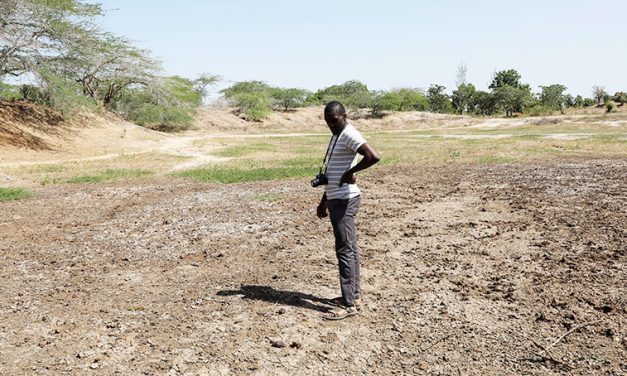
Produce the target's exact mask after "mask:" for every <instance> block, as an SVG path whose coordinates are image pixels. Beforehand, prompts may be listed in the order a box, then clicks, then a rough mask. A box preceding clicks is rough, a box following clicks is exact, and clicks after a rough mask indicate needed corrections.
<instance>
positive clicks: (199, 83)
mask: <svg viewBox="0 0 627 376" xmlns="http://www.w3.org/2000/svg"><path fill="white" fill-rule="evenodd" d="M221 80H222V77H221V76H219V75H212V74H208V73H202V74H201V75H200V76H198V77H197V78H196V79H195V80H194V81H193V85H194V91H196V92H197V93H198V94H199V95H200V98H201V99H204V98H205V97H206V96H207V94H208V92H209V89H208V88H209V86H212V85H215V84H217V83H218V82H220V81H221Z"/></svg>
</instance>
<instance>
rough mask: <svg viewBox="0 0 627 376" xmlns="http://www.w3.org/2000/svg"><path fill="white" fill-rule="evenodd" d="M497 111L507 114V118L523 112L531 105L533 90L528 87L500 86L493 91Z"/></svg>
mask: <svg viewBox="0 0 627 376" xmlns="http://www.w3.org/2000/svg"><path fill="white" fill-rule="evenodd" d="M492 94H493V95H494V99H495V103H496V107H497V109H499V110H501V111H503V112H505V115H506V116H508V117H509V116H513V115H514V113H516V112H523V111H524V110H525V107H527V106H528V105H530V104H531V101H532V97H531V90H530V88H529V86H528V85H524V86H520V87H515V86H510V85H504V86H499V87H497V88H495V89H494V90H493V93H492Z"/></svg>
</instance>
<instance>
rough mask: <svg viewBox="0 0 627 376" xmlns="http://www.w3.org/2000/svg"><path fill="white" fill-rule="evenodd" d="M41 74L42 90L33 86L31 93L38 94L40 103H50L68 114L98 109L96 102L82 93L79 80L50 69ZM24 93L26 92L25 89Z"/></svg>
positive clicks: (59, 110) (52, 106) (49, 104)
mask: <svg viewBox="0 0 627 376" xmlns="http://www.w3.org/2000/svg"><path fill="white" fill-rule="evenodd" d="M39 75H40V79H41V83H42V84H41V92H37V90H36V89H35V88H31V89H32V91H31V94H30V95H36V97H35V98H38V99H39V100H41V102H39V103H41V104H45V105H48V106H50V107H51V108H53V109H55V110H56V111H58V112H60V113H61V114H62V115H66V116H67V115H70V116H71V115H72V114H75V113H77V112H80V111H84V110H88V111H95V110H96V108H97V107H96V105H95V103H94V102H93V101H92V100H90V99H89V98H87V97H85V96H84V95H83V94H82V90H81V87H80V85H79V84H78V83H77V82H75V81H72V80H70V79H68V78H66V77H62V76H59V75H57V74H54V73H52V72H48V71H42V72H40V73H39ZM23 94H26V92H25V91H24V92H23ZM25 97H26V95H25ZM33 99H34V98H33Z"/></svg>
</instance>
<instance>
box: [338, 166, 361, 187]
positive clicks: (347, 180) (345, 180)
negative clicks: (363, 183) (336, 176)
mask: <svg viewBox="0 0 627 376" xmlns="http://www.w3.org/2000/svg"><path fill="white" fill-rule="evenodd" d="M356 180H357V179H355V175H354V174H353V173H352V172H351V171H350V170H348V171H346V172H345V173H344V175H342V178H341V179H340V184H339V186H340V187H341V186H342V184H355V181H356Z"/></svg>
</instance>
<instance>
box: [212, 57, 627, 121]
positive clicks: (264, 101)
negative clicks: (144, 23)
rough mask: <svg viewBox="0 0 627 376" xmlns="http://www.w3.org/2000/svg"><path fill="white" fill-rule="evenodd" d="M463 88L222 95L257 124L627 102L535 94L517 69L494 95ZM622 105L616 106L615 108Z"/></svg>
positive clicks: (497, 83)
mask: <svg viewBox="0 0 627 376" xmlns="http://www.w3.org/2000/svg"><path fill="white" fill-rule="evenodd" d="M457 82H458V84H457V88H456V89H455V90H453V92H452V94H450V95H449V94H447V93H446V91H445V90H446V87H444V86H442V85H438V84H433V85H431V86H430V87H429V88H428V89H427V90H421V89H413V88H402V89H395V90H390V91H377V90H369V89H368V87H367V86H366V84H364V83H362V82H359V81H356V80H352V81H347V82H345V83H343V84H340V85H332V86H329V87H326V88H324V89H320V90H318V91H316V92H311V91H307V90H303V89H297V88H289V89H284V88H277V87H272V86H270V85H267V84H266V83H264V82H260V81H243V82H238V83H236V84H234V85H233V86H231V87H229V88H227V89H224V90H222V94H223V95H224V97H225V98H226V99H227V100H228V101H229V102H230V104H231V105H233V106H234V107H236V108H237V109H238V111H239V112H240V113H241V114H243V116H244V117H246V118H248V119H251V120H260V119H262V118H265V117H267V116H268V114H270V113H271V112H272V111H273V110H283V111H287V110H289V109H293V108H297V107H305V106H311V105H322V104H325V103H327V102H328V101H330V100H339V101H341V102H343V103H344V104H345V105H347V106H348V107H349V108H350V109H351V110H352V111H353V112H354V113H355V114H363V113H364V112H365V113H366V114H367V115H368V116H371V117H379V116H381V115H382V114H383V113H384V112H386V111H430V112H436V113H443V114H467V115H480V116H493V115H505V116H514V114H528V115H548V114H551V113H554V112H557V111H560V112H562V113H563V112H564V110H565V109H566V108H571V107H575V108H582V107H590V106H606V108H607V111H608V112H611V111H613V110H614V109H615V106H616V105H619V106H622V105H623V104H624V103H625V102H627V94H626V93H624V92H619V93H616V94H615V95H614V96H610V95H609V94H608V93H607V92H605V90H604V88H602V87H598V86H595V87H594V88H593V91H592V94H593V97H592V98H584V97H582V96H581V95H577V96H576V97H574V96H572V95H570V94H567V93H566V87H565V86H564V85H561V84H554V85H549V86H540V89H541V91H540V92H539V93H533V92H532V90H531V86H530V85H529V84H525V83H522V82H521V76H520V74H519V73H518V72H517V71H516V70H514V69H508V70H503V71H500V72H496V73H495V75H494V77H493V79H492V82H491V83H490V85H489V91H483V90H477V89H476V88H475V86H474V85H473V84H471V83H467V82H466V79H465V67H460V72H458V80H457ZM615 103H616V104H615Z"/></svg>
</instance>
